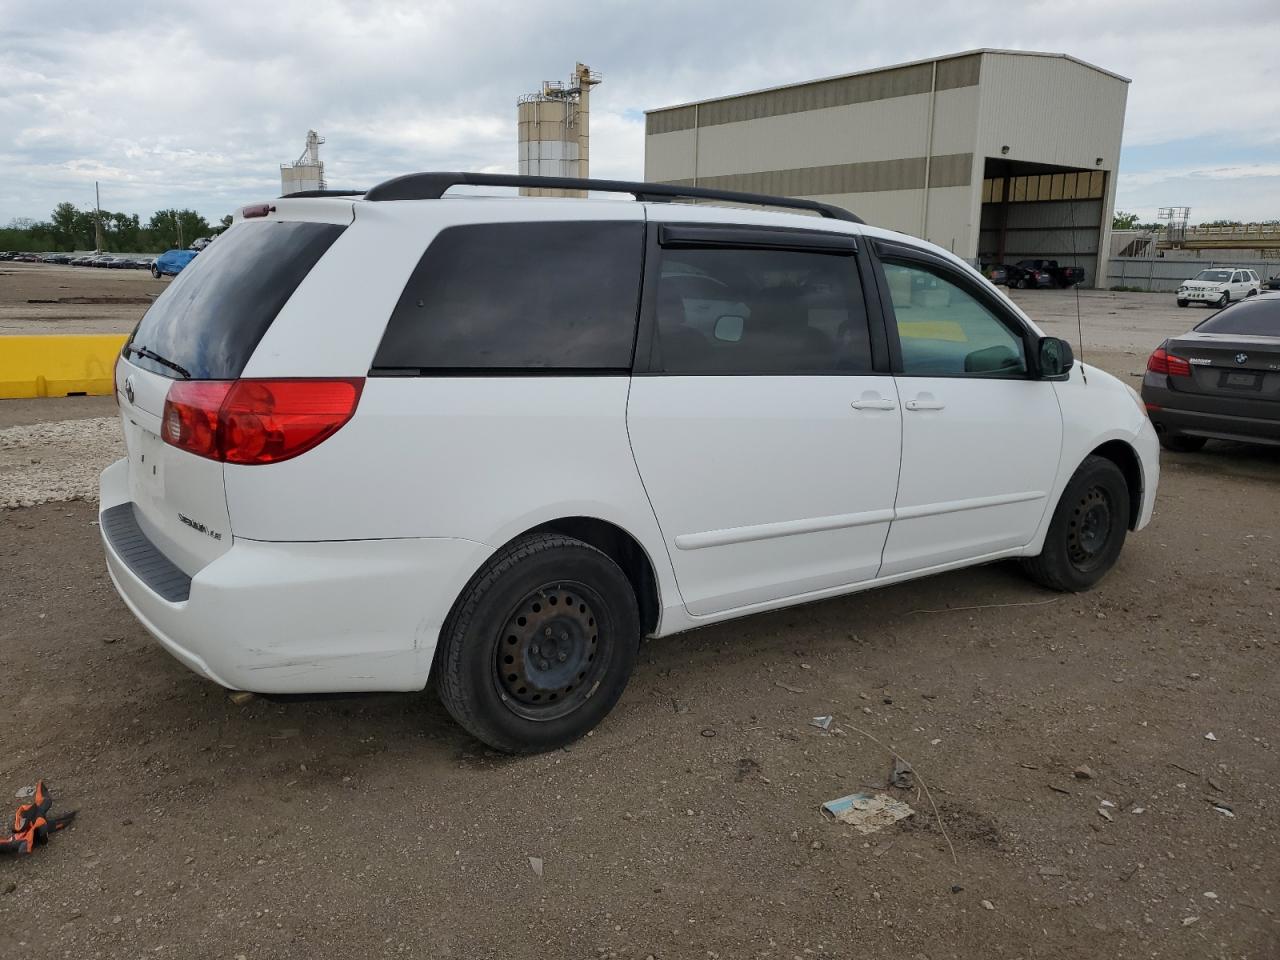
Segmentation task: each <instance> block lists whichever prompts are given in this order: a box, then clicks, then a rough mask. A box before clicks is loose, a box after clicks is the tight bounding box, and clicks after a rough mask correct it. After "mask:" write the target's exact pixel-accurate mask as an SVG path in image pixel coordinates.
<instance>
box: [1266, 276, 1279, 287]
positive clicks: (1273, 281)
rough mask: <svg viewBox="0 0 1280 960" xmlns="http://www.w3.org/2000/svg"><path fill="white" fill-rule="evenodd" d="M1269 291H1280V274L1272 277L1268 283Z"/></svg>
mask: <svg viewBox="0 0 1280 960" xmlns="http://www.w3.org/2000/svg"><path fill="white" fill-rule="evenodd" d="M1267 289H1268V290H1280V273H1278V274H1276V275H1275V276H1274V277H1272V278H1271V279H1270V280H1268V281H1267Z"/></svg>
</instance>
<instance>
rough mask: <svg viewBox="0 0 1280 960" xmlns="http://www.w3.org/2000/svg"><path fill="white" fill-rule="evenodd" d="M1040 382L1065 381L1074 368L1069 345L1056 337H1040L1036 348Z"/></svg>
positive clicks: (1073, 358) (1074, 358) (1073, 357)
mask: <svg viewBox="0 0 1280 960" xmlns="http://www.w3.org/2000/svg"><path fill="white" fill-rule="evenodd" d="M1036 359H1037V365H1038V367H1039V370H1040V379H1041V380H1066V379H1067V378H1068V377H1069V376H1070V375H1071V368H1072V367H1073V366H1075V362H1076V356H1075V353H1073V352H1072V350H1071V344H1069V343H1067V341H1065V340H1062V339H1060V338H1058V337H1042V338H1041V339H1040V342H1039V344H1038V345H1037V348H1036Z"/></svg>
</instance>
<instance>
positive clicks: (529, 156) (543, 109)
mask: <svg viewBox="0 0 1280 960" xmlns="http://www.w3.org/2000/svg"><path fill="white" fill-rule="evenodd" d="M602 79H603V78H602V77H601V76H600V74H598V73H596V72H595V71H593V70H591V69H590V68H589V67H588V66H586V64H582V63H579V64H577V65H576V66H575V67H574V70H573V76H572V77H570V78H569V82H568V84H565V83H562V82H561V81H559V80H544V81H543V83H542V90H541V91H540V92H538V93H529V94H525V95H524V96H522V97H521V98H520V99H519V100H518V101H517V104H516V111H517V119H518V124H519V150H520V173H522V174H526V175H531V176H540V177H586V176H589V169H590V168H589V164H588V161H589V159H590V146H589V145H590V139H589V135H588V120H589V115H590V111H589V100H590V98H591V88H592V87H594V86H595V85H596V84H597V83H599V82H600V81H601V80H602ZM520 193H521V195H523V196H530V197H580V196H584V194H583V192H582V191H581V190H529V189H523V188H522V189H521V191H520Z"/></svg>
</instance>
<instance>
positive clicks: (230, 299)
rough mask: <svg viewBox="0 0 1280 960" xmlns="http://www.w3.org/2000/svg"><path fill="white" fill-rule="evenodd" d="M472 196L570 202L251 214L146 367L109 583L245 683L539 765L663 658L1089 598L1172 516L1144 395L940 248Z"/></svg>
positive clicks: (472, 202)
mask: <svg viewBox="0 0 1280 960" xmlns="http://www.w3.org/2000/svg"><path fill="white" fill-rule="evenodd" d="M457 183H467V184H478V185H482V186H522V185H523V186H529V187H539V186H546V185H547V182H546V180H545V179H540V178H530V177H511V176H502V175H484V174H469V175H468V174H418V175H411V176H407V177H401V178H397V179H396V180H392V181H388V182H387V183H385V184H382V185H380V186H378V187H375V188H374V189H373V190H370V191H369V192H368V193H366V194H364V195H363V197H362V198H360V199H352V198H351V197H347V198H345V199H339V198H296V199H277V200H273V201H272V202H271V203H269V204H267V203H263V204H258V205H254V206H252V207H246V208H245V209H244V210H243V211H241V213H240V214H238V215H237V216H236V218H235V221H234V222H233V225H232V226H231V227H230V229H229V230H227V231H226V233H224V234H223V235H222V236H221V237H219V239H218V241H217V243H215V244H214V245H213V246H212V247H211V248H210V249H209V251H208V252H206V253H204V254H201V255H200V256H199V257H198V258H197V259H196V260H195V261H194V262H193V263H192V264H191V265H190V266H189V267H188V268H187V269H186V270H184V271H183V272H182V273H181V274H180V275H179V276H178V277H177V279H176V280H174V281H173V283H172V284H171V285H170V286H169V287H168V289H167V290H166V291H165V292H164V293H163V294H161V296H159V297H158V298H157V299H156V301H155V302H154V304H152V306H151V307H150V308H149V309H148V311H147V313H146V314H145V315H144V317H143V318H142V320H141V321H140V323H139V325H138V327H137V328H136V329H135V331H134V333H133V334H132V335H131V336H130V338H129V340H128V341H127V343H126V345H125V347H124V349H123V351H122V353H121V356H120V358H119V360H118V362H117V364H116V371H115V383H116V387H117V393H118V396H119V402H120V413H121V424H122V428H123V432H124V439H125V446H126V450H127V457H126V458H125V459H122V460H120V461H118V462H117V463H114V464H112V465H111V466H110V467H108V468H107V469H106V470H105V471H104V472H103V474H102V480H101V491H100V495H101V499H100V529H101V533H102V536H103V541H104V546H105V550H106V555H107V563H108V566H109V568H110V572H111V577H112V579H113V581H114V583H115V585H116V587H117V589H118V590H119V592H120V593H121V595H122V596H123V597H124V598H125V600H126V602H127V604H128V606H129V608H130V609H131V610H132V611H133V612H134V613H135V614H136V615H137V616H138V618H139V620H140V621H141V622H142V623H143V625H144V626H145V627H146V628H147V629H148V630H150V631H151V632H152V633H153V634H154V635H155V636H156V637H157V638H158V639H159V641H160V642H161V643H162V644H163V645H164V646H165V647H166V648H167V649H168V650H169V651H170V652H172V653H173V654H174V655H175V656H176V657H177V658H178V659H180V660H181V661H182V662H183V663H184V664H186V665H187V666H188V667H190V668H191V669H193V670H195V671H196V672H198V673H200V674H202V675H203V676H205V677H207V678H209V679H211V680H213V681H215V682H217V683H220V684H222V685H223V686H226V687H231V688H237V689H243V690H251V691H258V692H264V693H316V692H326V691H353V690H421V689H422V688H423V687H424V685H425V684H426V683H427V681H428V678H429V677H434V679H435V680H436V687H437V689H438V691H439V695H440V697H441V698H442V700H443V701H444V703H445V705H446V707H447V708H448V710H449V711H450V713H451V714H452V715H453V716H454V717H455V718H456V719H457V720H458V722H459V723H460V724H461V725H462V726H463V727H465V728H466V729H467V730H469V731H470V732H471V733H472V734H474V735H475V736H476V737H478V738H479V739H480V740H482V741H484V742H485V743H487V744H490V745H491V746H493V747H495V748H497V749H500V750H506V751H536V750H546V749H551V748H553V747H556V746H560V745H562V744H564V743H566V742H568V741H570V740H572V739H574V738H575V737H578V736H581V735H582V734H584V733H586V732H587V731H588V730H590V729H591V728H592V727H593V726H594V725H595V724H597V723H598V722H600V720H602V719H603V718H604V716H605V715H606V714H607V713H608V712H609V711H610V710H611V708H612V707H613V705H614V703H615V702H616V701H617V700H618V698H619V696H620V695H621V694H622V691H623V688H624V686H625V685H626V683H627V679H628V677H629V675H630V673H631V669H632V665H633V664H634V663H635V660H636V656H637V651H638V648H639V645H640V641H641V638H642V637H643V636H645V635H649V636H665V635H668V634H673V633H677V632H680V631H683V630H688V629H690V628H693V627H697V626H701V625H705V624H710V623H715V622H717V621H723V620H728V619H730V618H733V617H739V616H743V615H746V614H750V613H755V612H758V611H764V610H771V609H777V608H781V607H787V606H792V605H795V604H800V603H805V602H808V601H811V600H817V599H820V598H824V597H832V596H837V595H840V594H846V593H851V592H854V591H859V590H864V589H868V588H872V587H876V586H880V585H883V584H890V583H897V582H899V581H902V580H908V579H911V578H915V577H921V576H926V575H929V574H933V573H937V572H940V571H944V570H950V569H954V568H958V567H963V566H967V565H971V564H978V563H987V562H989V561H993V560H997V559H1001V558H1021V559H1022V560H1023V562H1024V566H1025V569H1026V570H1027V572H1028V573H1029V574H1030V576H1031V577H1032V578H1033V579H1035V580H1036V581H1037V582H1039V583H1041V584H1044V585H1045V586H1047V587H1049V588H1052V589H1055V590H1084V589H1088V588H1089V587H1091V586H1092V585H1094V584H1095V583H1097V582H1098V580H1099V579H1101V578H1102V577H1103V576H1104V574H1105V573H1106V572H1107V571H1108V570H1109V569H1110V568H1111V566H1112V565H1113V564H1114V563H1115V561H1116V558H1117V556H1118V555H1119V553H1120V550H1121V548H1122V546H1123V544H1124V541H1125V537H1126V534H1127V532H1128V531H1129V530H1138V529H1141V528H1142V527H1144V526H1145V525H1146V524H1147V522H1148V521H1149V519H1150V517H1151V511H1152V506H1153V504H1154V502H1155V495H1156V487H1157V480H1158V476H1159V456H1158V453H1159V445H1158V443H1157V441H1156V435H1155V431H1154V430H1153V429H1152V426H1151V423H1150V421H1149V420H1148V419H1147V417H1146V414H1145V412H1144V408H1143V406H1142V404H1141V402H1140V401H1139V400H1138V396H1137V394H1136V393H1135V392H1134V391H1133V390H1132V389H1130V388H1129V387H1127V386H1126V385H1125V384H1123V383H1121V382H1120V381H1119V380H1117V379H1116V378H1114V377H1112V376H1110V375H1108V374H1106V373H1104V372H1102V371H1101V370H1097V369H1094V368H1092V367H1091V368H1089V369H1088V371H1087V377H1086V376H1085V375H1084V374H1085V371H1084V370H1083V368H1082V367H1080V366H1079V365H1077V364H1076V363H1075V362H1074V359H1073V356H1072V352H1071V347H1070V345H1069V344H1068V343H1067V342H1066V341H1063V340H1060V339H1058V338H1056V337H1049V336H1045V335H1044V334H1042V333H1041V331H1040V330H1039V329H1038V328H1037V327H1036V326H1035V324H1034V323H1032V322H1031V320H1029V319H1028V318H1027V317H1026V316H1025V315H1024V314H1023V313H1022V312H1021V311H1019V310H1018V309H1017V308H1016V307H1014V306H1013V305H1012V304H1010V303H1009V302H1008V300H1007V299H1006V298H1005V297H1003V296H1001V295H1000V294H999V293H998V292H997V291H996V290H995V288H994V287H992V286H991V284H990V283H989V282H988V281H987V280H985V279H983V277H982V276H981V275H980V274H979V273H978V272H977V271H976V270H974V269H973V268H972V267H970V266H969V265H967V264H966V263H965V262H964V261H962V260H960V259H959V258H957V257H956V256H954V255H952V254H951V253H949V252H947V251H946V250H944V249H942V248H940V247H937V246H934V245H932V244H930V243H927V242H925V241H923V240H917V239H915V238H913V237H909V236H906V235H903V234H899V233H893V232H891V231H888V230H884V229H880V228H877V227H873V226H867V225H865V224H863V223H862V221H860V220H858V219H857V218H856V217H854V216H853V215H852V214H849V213H847V212H845V211H843V210H840V209H839V208H836V207H831V206H828V205H825V204H821V203H816V202H814V201H807V200H798V199H793V198H782V197H756V198H754V201H753V202H755V203H758V204H762V205H768V206H770V207H783V208H786V207H791V208H800V209H802V210H804V211H807V212H811V213H812V212H817V213H820V214H822V218H818V217H812V216H801V215H797V214H791V215H787V214H785V213H783V214H780V213H777V212H774V211H768V212H765V211H761V210H757V209H752V208H748V207H743V206H741V205H740V206H737V207H729V206H713V205H710V204H705V203H704V204H698V205H694V204H684V203H667V202H635V201H632V200H629V199H628V200H625V201H624V200H619V199H613V200H607V199H602V200H598V201H597V200H593V201H582V200H573V199H559V200H532V199H522V198H519V197H503V198H484V199H480V198H470V197H455V198H451V199H439V198H440V197H441V195H442V193H443V192H444V191H445V190H446V189H447V188H448V187H449V186H451V185H454V184H457ZM576 183H577V186H578V187H579V188H581V189H584V190H597V191H598V190H605V191H610V192H613V193H619V192H623V191H625V192H627V193H634V194H635V195H638V196H640V197H645V198H650V197H657V198H662V197H696V198H698V199H703V200H717V199H718V200H732V201H734V202H735V203H739V204H741V203H742V201H743V200H744V199H747V198H748V197H747V195H743V194H734V193H730V194H723V193H720V192H718V191H714V190H702V191H698V190H696V189H687V188H681V187H675V186H669V185H659V184H624V185H619V184H617V183H612V182H609V181H578V182H576ZM556 184H557V185H558V186H561V187H563V186H564V185H565V184H564V183H563V182H562V181H557V182H556ZM406 201H407V202H406ZM412 201H417V202H412ZM863 278H865V279H866V282H867V286H865V287H864V286H863Z"/></svg>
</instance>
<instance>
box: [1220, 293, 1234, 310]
mask: <svg viewBox="0 0 1280 960" xmlns="http://www.w3.org/2000/svg"><path fill="white" fill-rule="evenodd" d="M1230 302H1231V294H1229V293H1227V292H1226V291H1225V290H1224V291H1223V293H1222V296H1220V297H1219V298H1218V309H1219V310H1221V309H1222V308H1223V307H1225V306H1226V305H1227V304H1228V303H1230Z"/></svg>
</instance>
